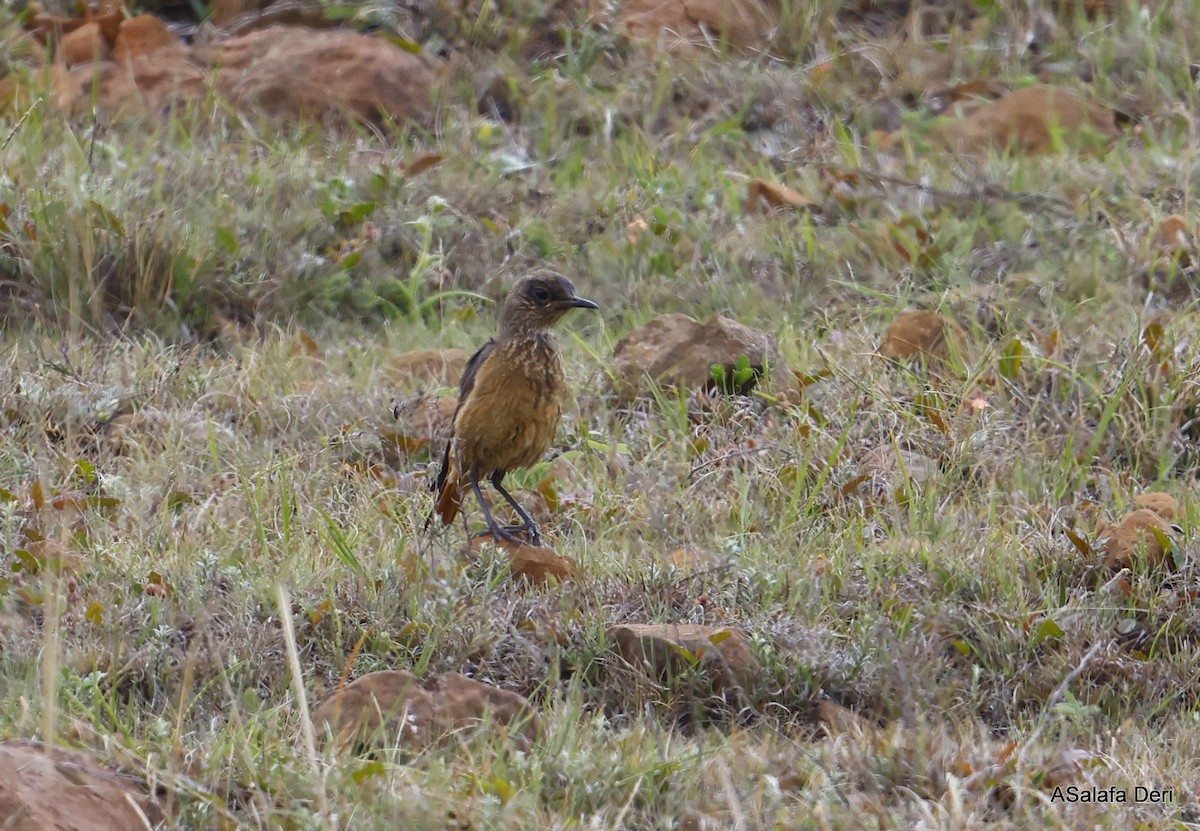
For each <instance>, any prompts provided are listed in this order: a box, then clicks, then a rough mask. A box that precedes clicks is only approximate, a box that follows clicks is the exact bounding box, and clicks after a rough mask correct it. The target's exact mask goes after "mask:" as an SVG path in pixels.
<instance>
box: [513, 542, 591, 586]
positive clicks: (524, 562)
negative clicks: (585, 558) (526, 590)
mask: <svg viewBox="0 0 1200 831" xmlns="http://www.w3.org/2000/svg"><path fill="white" fill-rule="evenodd" d="M505 548H509V549H510V552H511V559H510V561H509V569H510V570H511V571H512V576H513V579H514V580H517V581H521V580H524V581H525V582H527V583H530V584H532V585H535V586H543V585H545V584H546V583H547V582H549V580H550V578H551V577H553V578H554V579H555V580H557V581H559V582H563V581H565V580H573V579H575V578H577V577H578V576H579V564H578V563H576V562H575V560H573V559H572V558H570V557H564V556H562V555H561V554H558V553H557V552H556V551H555V550H554V549H553V548H547V547H545V546H536V545H522V546H511V545H506V546H505ZM514 548H515V550H512V549H514Z"/></svg>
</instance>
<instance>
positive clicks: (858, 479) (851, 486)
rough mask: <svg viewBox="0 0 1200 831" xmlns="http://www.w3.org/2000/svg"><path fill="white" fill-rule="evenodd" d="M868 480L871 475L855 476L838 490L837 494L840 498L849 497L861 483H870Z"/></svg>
mask: <svg viewBox="0 0 1200 831" xmlns="http://www.w3.org/2000/svg"><path fill="white" fill-rule="evenodd" d="M870 479H871V475H870V474H869V473H864V474H862V475H861V476H855V477H854V478H853V479H851V480H850V481H849V482H847V483H846V484H844V485H842V486H841V487H840V488H839V489H838V494H839V495H841V496H849V495H850V494H852V493H854V491H856V490H858V486H859V485H861V484H862V483H863V482H867V481H870Z"/></svg>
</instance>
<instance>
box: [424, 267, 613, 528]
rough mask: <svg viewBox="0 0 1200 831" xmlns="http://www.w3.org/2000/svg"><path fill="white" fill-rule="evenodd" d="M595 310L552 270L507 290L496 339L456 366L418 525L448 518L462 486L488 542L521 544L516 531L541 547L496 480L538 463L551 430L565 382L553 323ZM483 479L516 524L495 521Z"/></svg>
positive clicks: (529, 520) (528, 518)
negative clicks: (437, 465) (445, 425)
mask: <svg viewBox="0 0 1200 831" xmlns="http://www.w3.org/2000/svg"><path fill="white" fill-rule="evenodd" d="M599 308H600V307H599V306H598V305H596V304H595V303H594V302H592V301H591V300H587V299H585V298H583V297H579V296H578V295H577V294H575V286H574V285H572V284H571V281H570V280H568V279H567V278H566V277H564V276H563V275H561V274H559V273H557V272H555V271H550V270H545V269H539V270H536V271H533V272H531V273H529V274H527V275H525V276H524V277H522V278H521V279H520V280H518V281H517V283H516V284H515V285H514V286H513V287H512V289H511V291H509V293H508V296H507V298H506V299H505V301H504V305H503V307H502V308H501V311H500V325H499V330H498V331H497V333H496V336H495V337H493V338H491V339H490V340H489V341H488V342H487V343H485V344H484V345H483V346H482V347H480V349H479V351H477V352H476V353H475V354H474V355H472V356H471V358H470V360H468V361H467V364H466V367H465V369H464V370H463V376H462V380H461V382H460V383H459V388H458V406H457V407H456V409H455V411H454V420H453V422H452V427H451V432H450V440H449V441H448V442H447V443H446V449H445V453H444V454H443V456H442V466H441V469H440V470H439V471H438V475H437V479H436V480H435V481H434V483H433V486H432V489H433V491H434V492H435V493H436V494H437V503H436V505H435V506H434V510H433V513H431V514H430V515H429V519H428V520H426V526H428V524H429V521H430V520H432V519H433V514H434V513H436V514H437V515H438V516H440V517H441V519H442V524H443V525H449V524H450V523H451V522H453V521H454V518H455V517H456V516H457V515H458V513H459V512H460V511H461V510H462V507H463V494H464V491H465V490H466V489H467V488H468V487H469V488H470V489H471V491H472V492H473V493H474V494H475V499H476V500H477V501H478V502H479V507H480V509H481V510H482V511H483V517H484V520H485V521H486V522H487V527H488V531H490V532H491V534H492V537H493V538H494V539H496V540H503V541H507V542H510V543H513V544H515V545H518V546H519V545H522V544H524V542H523V541H522V540H520V539H518V538H517V536H516V534H517V533H524V534H526V535H527V539H528V540H529V541H530V542H531V543H532V544H533V545H536V546H541V545H542V537H541V531H540V529H539V528H538V525H537V523H536V522H534V520H533V517H531V516H530V515H529V514H528V513H527V512H526V511H525V509H524V508H522V507H521V505H520V504H519V503H518V502H517V500H516V499H514V498H513V496H512V494H510V493H509V492H508V491H507V490H505V489H504V484H503V483H504V477H505V475H506V474H508V473H509V472H510V471H512V470H516V469H518V468H526V467H530V466H532V465H534V464H537V463H538V462H539V461H541V459H542V456H544V455H545V453H546V451H547V450H548V449H549V447H550V443H551V442H552V441H553V440H554V434H555V431H556V430H557V428H558V420H559V418H560V417H561V415H562V410H563V402H564V400H565V399H566V396H567V379H566V374H565V372H564V371H563V363H562V353H561V351H560V350H559V346H558V340H557V338H555V336H554V333H553V331H552V329H553V327H554V325H555V324H556V323H558V321H559V320H560V319H561V318H562V317H563V316H564V315H565V314H566V313H567V312H569V311H571V310H572V309H593V310H596V309H599ZM484 479H487V480H489V481H490V482H491V483H492V487H494V488H495V489H496V492H497V493H499V494H500V496H502V497H504V500H505V501H506V502H508V504H509V505H511V506H512V508H513V510H514V511H515V512H516V514H517V517H519V518H520V520H521V524H520V525H510V526H504V527H501V526H500V525H498V524H497V523H496V520H495V518H494V517H493V516H492V512H491V510H490V509H489V508H488V504H487V502H485V501H484V498H483V491H482V490H481V489H480V482H481V481H483V480H484Z"/></svg>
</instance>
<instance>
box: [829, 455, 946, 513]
mask: <svg viewBox="0 0 1200 831" xmlns="http://www.w3.org/2000/svg"><path fill="white" fill-rule="evenodd" d="M940 475H941V469H940V466H939V465H938V462H937V460H936V459H933V458H930V457H929V456H926V455H924V454H922V453H918V452H916V451H913V450H905V449H904V448H898V447H893V446H892V445H890V444H879V445H876V446H875V447H873V448H871V449H870V450H868V451H867V452H866V453H864V454H863V455H862V458H861V459H860V460H859V464H858V466H857V472H856V474H855V476H854V478H853V479H851V480H850V481H849V482H846V483H845V484H843V485H842V487H841V488H840V489H839V493H840V494H841V495H842V496H859V497H862V498H865V499H868V500H870V501H871V502H875V503H880V504H883V503H887V502H890V501H891V500H893V499H895V500H897V501H900V500H903V499H904V498H906V495H907V488H909V487H910V486H915V487H916V488H918V489H919V488H921V487H922V486H923V485H925V484H926V483H927V482H930V481H934V480H935V479H936V478H937V477H938V476H940Z"/></svg>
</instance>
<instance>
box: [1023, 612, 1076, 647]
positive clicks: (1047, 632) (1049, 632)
mask: <svg viewBox="0 0 1200 831" xmlns="http://www.w3.org/2000/svg"><path fill="white" fill-rule="evenodd" d="M1066 634H1067V633H1066V632H1064V631H1063V628H1062V627H1061V626H1059V625H1058V624H1057V623H1055V622H1054V620H1053V619H1052V618H1043V619H1042V622H1041V623H1039V624H1038V626H1037V629H1035V630H1034V632H1033V638H1032V640H1031V643H1033V644H1039V643H1041V642H1042V641H1047V640H1052V641H1060V640H1062V639H1063V637H1065V636H1066Z"/></svg>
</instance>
